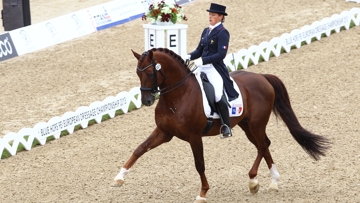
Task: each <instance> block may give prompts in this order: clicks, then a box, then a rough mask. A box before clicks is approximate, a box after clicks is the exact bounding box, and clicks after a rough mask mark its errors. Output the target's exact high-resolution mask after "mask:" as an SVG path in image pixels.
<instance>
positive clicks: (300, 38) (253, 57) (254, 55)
mask: <svg viewBox="0 0 360 203" xmlns="http://www.w3.org/2000/svg"><path fill="white" fill-rule="evenodd" d="M359 21H360V8H352V9H351V10H350V11H343V12H342V13H341V14H334V15H332V16H331V17H329V18H324V19H322V20H321V21H315V22H314V23H312V24H311V25H305V26H303V27H302V28H300V29H295V30H293V31H291V32H290V33H285V34H282V35H281V36H280V37H275V38H273V39H271V40H270V41H269V42H267V41H265V42H262V43H260V44H259V45H253V46H251V47H249V48H248V49H241V50H240V51H238V52H237V53H231V54H228V55H227V56H226V58H225V64H226V65H227V66H228V67H229V69H230V70H231V71H234V70H237V69H238V67H239V66H241V67H242V68H244V69H246V68H247V67H248V65H249V64H251V63H252V64H254V65H257V64H258V63H259V62H260V60H261V59H263V60H264V61H268V60H269V58H270V57H271V56H272V55H274V56H276V57H278V56H280V54H281V53H282V51H283V50H284V51H285V52H287V53H288V52H290V51H291V49H292V48H294V47H295V48H300V47H301V46H302V45H303V44H304V43H306V44H310V43H311V42H312V41H313V39H314V38H315V39H316V40H320V39H321V37H322V36H323V35H325V36H326V37H328V36H330V35H331V33H332V32H333V31H335V32H336V33H338V32H340V30H341V29H342V28H345V29H346V30H348V29H349V28H350V25H351V23H353V24H354V25H356V26H359Z"/></svg>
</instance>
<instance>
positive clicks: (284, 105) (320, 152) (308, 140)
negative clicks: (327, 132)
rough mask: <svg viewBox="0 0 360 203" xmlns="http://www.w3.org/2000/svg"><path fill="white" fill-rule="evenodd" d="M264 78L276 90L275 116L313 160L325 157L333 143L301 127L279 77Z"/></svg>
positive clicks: (266, 75) (268, 76)
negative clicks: (282, 122) (279, 118)
mask: <svg viewBox="0 0 360 203" xmlns="http://www.w3.org/2000/svg"><path fill="white" fill-rule="evenodd" d="M264 77H265V78H266V79H267V80H268V81H269V83H270V84H271V85H272V86H273V88H274V90H275V101H274V106H273V112H274V114H275V116H276V117H278V116H280V117H281V119H282V120H283V121H284V122H285V124H286V126H287V127H288V129H289V131H290V133H291V135H292V136H293V138H294V139H295V140H296V141H297V142H298V143H299V144H300V146H301V147H302V148H303V149H304V150H305V151H306V153H308V154H309V155H310V156H311V157H312V158H313V159H315V160H319V159H320V156H325V152H326V150H327V149H329V148H330V144H331V142H330V141H329V140H328V139H327V138H325V137H322V136H320V135H316V134H313V133H311V132H309V131H308V130H306V129H304V128H303V127H302V126H301V125H300V123H299V121H298V119H297V117H296V115H295V113H294V111H293V109H292V107H291V104H290V99H289V95H288V92H287V90H286V87H285V85H284V83H283V82H282V81H281V80H280V79H279V78H278V77H276V76H275V75H271V74H264Z"/></svg>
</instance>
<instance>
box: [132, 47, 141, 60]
mask: <svg viewBox="0 0 360 203" xmlns="http://www.w3.org/2000/svg"><path fill="white" fill-rule="evenodd" d="M131 51H132V53H133V54H134V56H135V58H137V60H139V59H140V57H141V55H140V54H138V53H136V52H135V51H134V50H132V49H131Z"/></svg>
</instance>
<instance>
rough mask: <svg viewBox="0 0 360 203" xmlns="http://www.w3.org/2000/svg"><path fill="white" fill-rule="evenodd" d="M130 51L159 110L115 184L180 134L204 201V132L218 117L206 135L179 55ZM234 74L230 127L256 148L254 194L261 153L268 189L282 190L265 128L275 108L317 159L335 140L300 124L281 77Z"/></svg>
mask: <svg viewBox="0 0 360 203" xmlns="http://www.w3.org/2000/svg"><path fill="white" fill-rule="evenodd" d="M132 52H133V55H134V56H135V58H136V59H137V60H138V63H137V71H136V72H137V75H138V76H139V79H140V83H141V87H140V90H141V101H142V103H143V104H144V105H145V106H151V105H152V104H154V101H155V95H156V93H159V95H160V97H159V100H158V104H157V106H156V109H155V122H156V125H157V127H156V128H155V129H154V131H153V132H152V133H151V134H150V136H149V137H148V138H147V139H146V140H145V141H144V142H143V143H142V144H140V145H139V146H138V147H137V148H136V150H135V151H134V152H133V154H132V156H131V157H130V159H129V160H128V161H127V162H126V163H125V165H124V166H123V167H122V168H121V170H120V172H119V174H118V175H117V176H116V177H115V178H114V180H115V184H114V185H113V186H121V185H122V184H123V183H124V176H125V175H126V173H128V172H129V170H130V168H131V167H132V166H133V165H134V164H135V162H136V161H137V159H138V158H140V157H141V156H142V155H143V154H145V153H146V152H148V151H149V150H151V149H154V148H155V147H157V146H159V145H161V144H163V143H165V142H169V141H170V140H171V139H172V138H173V136H176V137H178V138H179V139H181V140H184V141H186V142H188V143H190V146H191V149H192V152H193V156H194V160H195V167H196V170H197V172H198V173H199V175H200V180H201V190H200V194H199V195H198V196H197V197H196V201H195V202H206V193H207V191H208V189H209V184H208V181H207V179H206V176H205V163H204V156H203V155H204V152H203V142H202V137H203V136H213V135H218V134H219V129H220V126H221V123H220V120H219V119H216V120H214V126H213V127H212V128H211V129H210V130H209V131H208V132H207V133H206V134H203V132H204V128H205V126H206V124H207V118H206V116H205V114H204V110H203V101H202V100H203V98H202V93H201V89H200V86H199V84H198V81H197V79H196V78H195V75H194V74H193V73H192V71H191V70H190V68H189V66H188V64H187V63H185V62H184V60H183V59H182V58H181V57H180V56H178V55H177V54H175V53H174V52H172V51H171V50H168V49H164V48H157V49H151V50H148V51H146V52H144V53H143V54H142V55H140V54H138V53H136V52H134V51H132ZM230 76H231V77H232V78H233V79H234V81H235V82H236V83H237V85H238V86H239V89H240V92H241V94H242V98H243V105H244V109H243V113H242V115H241V116H239V117H231V118H230V125H231V128H232V127H234V126H235V125H238V126H240V127H241V128H242V129H243V131H244V132H245V134H246V136H247V138H248V139H249V141H250V142H251V143H253V144H254V145H255V147H256V149H257V155H256V158H255V161H254V164H253V166H252V168H251V169H250V171H249V178H250V181H249V189H250V192H251V193H256V192H257V191H258V190H259V183H258V181H257V179H256V176H257V172H258V168H259V165H260V162H261V159H262V158H264V159H265V161H266V164H267V166H268V168H269V170H270V173H271V178H272V181H271V184H270V189H271V190H277V189H278V188H277V183H278V179H279V177H280V175H279V173H278V171H277V169H276V167H275V164H274V161H273V159H272V157H271V154H270V151H269V146H270V140H269V138H268V136H267V135H266V131H265V130H266V125H267V123H268V121H269V118H270V114H271V112H274V114H275V115H276V116H280V117H281V119H282V120H283V121H284V123H285V124H286V126H287V127H288V129H289V131H290V133H291V135H292V136H293V138H294V139H295V140H296V141H297V142H298V143H299V144H300V146H301V147H302V148H303V149H304V150H305V152H307V153H308V154H309V155H310V156H311V157H312V158H313V159H315V160H319V158H320V156H325V152H326V150H327V149H328V148H329V147H330V144H331V142H330V141H329V140H328V139H327V138H325V137H322V136H320V135H316V134H313V133H311V132H309V131H307V130H306V129H304V128H303V127H302V126H301V125H300V123H299V121H298V119H297V117H296V115H295V113H294V111H293V109H292V107H291V104H290V99H289V96H288V92H287V90H286V88H285V86H284V84H283V82H282V81H281V80H280V79H279V78H278V77H276V76H274V75H270V74H257V73H251V72H246V71H233V72H231V73H230ZM228 139H231V138H228Z"/></svg>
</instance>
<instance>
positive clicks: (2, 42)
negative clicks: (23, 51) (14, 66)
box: [0, 33, 18, 61]
mask: <svg viewBox="0 0 360 203" xmlns="http://www.w3.org/2000/svg"><path fill="white" fill-rule="evenodd" d="M16 56H18V53H17V51H16V48H15V46H14V43H13V40H12V39H11V36H10V34H9V33H4V34H2V35H0V61H4V60H6V59H10V58H13V57H16Z"/></svg>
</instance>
